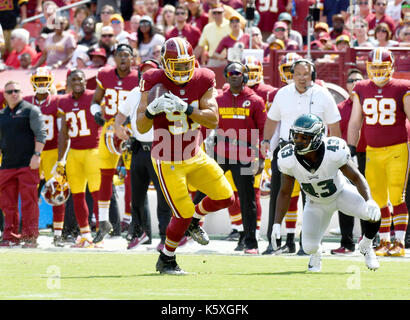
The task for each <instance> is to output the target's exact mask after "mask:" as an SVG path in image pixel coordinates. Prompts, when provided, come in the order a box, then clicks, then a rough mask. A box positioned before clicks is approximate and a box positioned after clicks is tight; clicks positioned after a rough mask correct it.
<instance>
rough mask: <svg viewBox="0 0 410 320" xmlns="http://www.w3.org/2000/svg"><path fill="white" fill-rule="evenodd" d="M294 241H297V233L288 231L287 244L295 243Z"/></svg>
mask: <svg viewBox="0 0 410 320" xmlns="http://www.w3.org/2000/svg"><path fill="white" fill-rule="evenodd" d="M293 243H295V234H294V233H287V234H286V244H293Z"/></svg>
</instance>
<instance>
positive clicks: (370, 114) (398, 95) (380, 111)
mask: <svg viewBox="0 0 410 320" xmlns="http://www.w3.org/2000/svg"><path fill="white" fill-rule="evenodd" d="M353 93H354V94H356V95H357V97H358V98H359V100H360V104H361V106H362V113H363V116H364V120H363V126H364V129H363V130H364V134H365V137H366V142H367V144H368V145H369V146H371V147H375V148H380V147H388V146H392V145H396V144H400V143H405V142H407V130H406V114H405V112H404V105H403V99H404V97H405V96H406V95H409V94H410V81H408V80H403V79H394V78H393V79H391V80H390V81H389V82H388V83H387V84H386V85H384V86H383V87H381V88H380V87H378V86H376V85H375V84H374V83H373V82H372V81H371V80H363V81H359V82H357V83H356V85H355V87H354V89H353Z"/></svg>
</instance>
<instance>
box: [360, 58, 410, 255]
mask: <svg viewBox="0 0 410 320" xmlns="http://www.w3.org/2000/svg"><path fill="white" fill-rule="evenodd" d="M376 51H377V50H376ZM372 76H373V75H372ZM376 76H378V75H377V74H376ZM377 79H378V78H376V80H377ZM373 80H374V79H373ZM373 80H363V81H360V82H358V83H356V85H355V88H354V90H353V92H354V94H355V95H357V98H358V99H359V101H360V105H361V107H362V114H363V117H364V120H363V132H364V135H365V138H366V142H367V148H366V157H367V162H366V172H365V176H366V179H367V181H368V183H369V186H370V190H371V192H372V196H373V198H374V200H375V201H376V202H377V204H378V205H379V207H380V208H381V213H382V221H381V226H380V230H379V232H380V237H381V239H382V240H385V241H389V239H390V226H391V222H392V217H391V213H390V210H389V207H388V205H387V204H388V201H390V203H391V204H392V205H393V224H394V231H395V233H396V240H397V239H402V238H403V239H404V234H405V231H406V229H407V221H408V210H407V206H406V203H405V194H406V193H405V191H406V185H407V179H408V174H409V168H410V166H409V147H408V142H407V140H408V137H407V129H406V118H407V116H406V113H405V111H404V99H405V97H406V96H408V95H410V81H408V80H400V79H390V80H389V81H388V82H387V83H386V84H385V85H383V86H377V85H375V84H374V82H373ZM400 241H401V240H400ZM395 247H396V245H395ZM386 250H388V246H387V247H386V248H384V249H382V250H379V249H378V250H376V254H378V255H385V254H387V255H390V254H391V255H404V249H402V250H401V249H400V250H399V251H400V252H399V253H392V252H393V251H392V250H393V248H392V249H390V251H388V252H386ZM382 251H383V252H382ZM394 251H396V250H394ZM389 252H390V253H389Z"/></svg>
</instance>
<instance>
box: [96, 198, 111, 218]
mask: <svg viewBox="0 0 410 320" xmlns="http://www.w3.org/2000/svg"><path fill="white" fill-rule="evenodd" d="M109 215H110V202H109V201H98V219H99V221H100V222H101V221H108V217H109Z"/></svg>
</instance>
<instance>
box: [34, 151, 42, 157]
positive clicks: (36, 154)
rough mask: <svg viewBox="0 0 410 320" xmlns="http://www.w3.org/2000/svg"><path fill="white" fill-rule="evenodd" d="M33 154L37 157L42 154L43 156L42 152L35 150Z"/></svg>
mask: <svg viewBox="0 0 410 320" xmlns="http://www.w3.org/2000/svg"><path fill="white" fill-rule="evenodd" d="M33 155H35V156H37V157H40V156H41V152H38V151H34V152H33Z"/></svg>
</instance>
